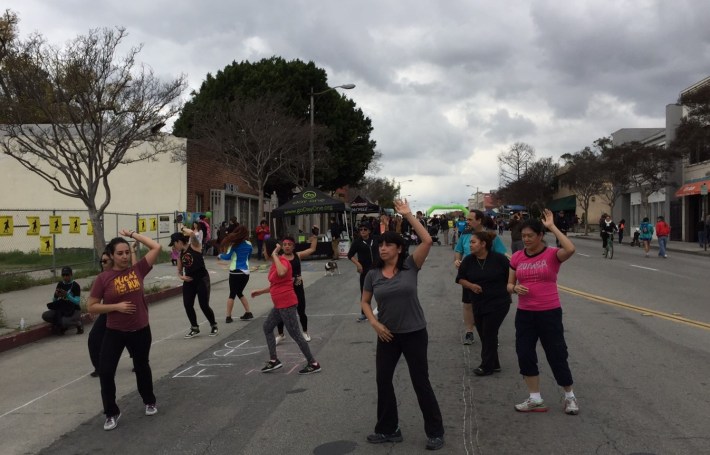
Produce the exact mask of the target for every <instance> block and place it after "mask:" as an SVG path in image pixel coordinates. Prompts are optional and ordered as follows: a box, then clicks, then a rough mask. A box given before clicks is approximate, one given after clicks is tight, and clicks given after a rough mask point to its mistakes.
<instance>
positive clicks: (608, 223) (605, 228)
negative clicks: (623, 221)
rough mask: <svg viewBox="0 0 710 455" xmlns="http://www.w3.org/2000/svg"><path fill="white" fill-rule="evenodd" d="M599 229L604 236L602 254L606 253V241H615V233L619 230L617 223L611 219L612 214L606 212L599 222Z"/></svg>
mask: <svg viewBox="0 0 710 455" xmlns="http://www.w3.org/2000/svg"><path fill="white" fill-rule="evenodd" d="M599 231H600V233H601V237H602V255H604V254H605V253H606V242H607V241H609V239H611V241H612V242H613V241H614V233H615V232H618V231H619V230H618V229H617V227H616V223H614V222H613V221H612V220H611V215H609V214H608V213H605V214H604V215H603V217H602V220H601V222H600V223H599Z"/></svg>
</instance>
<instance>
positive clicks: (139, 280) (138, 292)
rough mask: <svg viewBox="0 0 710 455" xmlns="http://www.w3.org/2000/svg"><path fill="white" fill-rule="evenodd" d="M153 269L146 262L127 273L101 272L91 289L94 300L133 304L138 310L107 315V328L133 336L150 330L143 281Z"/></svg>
mask: <svg viewBox="0 0 710 455" xmlns="http://www.w3.org/2000/svg"><path fill="white" fill-rule="evenodd" d="M152 268H153V267H152V266H151V265H150V264H148V261H146V260H145V258H143V259H141V260H140V261H138V263H137V264H136V265H133V266H131V267H129V268H127V269H126V270H107V271H105V272H101V273H100V274H99V276H97V277H96V280H94V285H93V286H92V287H91V297H94V298H96V299H99V300H103V303H105V304H113V303H120V302H125V301H129V302H131V303H132V304H134V305H135V306H136V312H135V313H133V314H128V313H121V312H120V311H112V312H110V313H108V314H107V315H106V327H108V328H109V329H114V330H120V331H122V332H133V331H136V330H140V329H142V328H144V327H146V326H148V304H147V303H146V302H145V294H143V278H145V276H146V275H147V274H148V272H150V271H151V269H152Z"/></svg>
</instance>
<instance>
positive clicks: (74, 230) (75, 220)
mask: <svg viewBox="0 0 710 455" xmlns="http://www.w3.org/2000/svg"><path fill="white" fill-rule="evenodd" d="M69 233H70V234H81V218H79V217H78V216H70V217H69Z"/></svg>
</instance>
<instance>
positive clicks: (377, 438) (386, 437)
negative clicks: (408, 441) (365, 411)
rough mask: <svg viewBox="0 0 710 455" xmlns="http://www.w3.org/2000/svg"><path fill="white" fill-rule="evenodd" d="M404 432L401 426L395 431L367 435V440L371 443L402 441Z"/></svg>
mask: <svg viewBox="0 0 710 455" xmlns="http://www.w3.org/2000/svg"><path fill="white" fill-rule="evenodd" d="M403 440H404V438H402V432H401V431H400V429H399V428H397V431H395V432H394V433H389V434H387V433H372V434H370V435H368V436H367V442H369V443H371V444H382V443H383V442H402V441H403Z"/></svg>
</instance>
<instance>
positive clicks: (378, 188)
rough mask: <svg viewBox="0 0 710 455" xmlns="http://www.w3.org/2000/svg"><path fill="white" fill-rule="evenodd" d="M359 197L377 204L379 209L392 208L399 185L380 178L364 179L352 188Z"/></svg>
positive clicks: (393, 181)
mask: <svg viewBox="0 0 710 455" xmlns="http://www.w3.org/2000/svg"><path fill="white" fill-rule="evenodd" d="M353 190H354V191H356V192H357V194H359V195H360V196H362V197H364V198H365V199H368V200H370V201H372V202H375V203H377V204H378V205H379V206H380V208H383V209H384V208H387V209H391V208H394V199H395V198H396V197H397V195H398V194H399V184H398V183H397V182H396V181H395V180H394V179H392V180H388V179H384V178H381V177H365V178H363V180H362V182H361V183H360V184H359V185H357V186H356V187H354V188H353Z"/></svg>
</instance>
